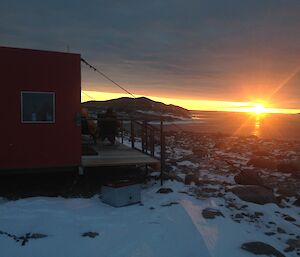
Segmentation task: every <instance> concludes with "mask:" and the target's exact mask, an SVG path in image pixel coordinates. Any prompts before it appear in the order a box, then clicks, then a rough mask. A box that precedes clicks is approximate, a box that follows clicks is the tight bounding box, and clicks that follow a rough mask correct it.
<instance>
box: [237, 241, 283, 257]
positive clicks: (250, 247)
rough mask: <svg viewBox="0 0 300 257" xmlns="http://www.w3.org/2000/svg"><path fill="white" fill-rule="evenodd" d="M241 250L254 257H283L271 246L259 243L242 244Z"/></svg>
mask: <svg viewBox="0 0 300 257" xmlns="http://www.w3.org/2000/svg"><path fill="white" fill-rule="evenodd" d="M241 248H242V249H243V250H246V251H248V252H251V253H253V254H256V255H267V256H276V257H285V255H284V254H282V253H281V252H279V251H278V250H277V249H276V248H274V247H273V246H271V245H269V244H266V243H263V242H259V241H257V242H248V243H244V244H242V246H241Z"/></svg>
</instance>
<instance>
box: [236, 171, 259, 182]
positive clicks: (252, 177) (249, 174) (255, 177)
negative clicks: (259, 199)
mask: <svg viewBox="0 0 300 257" xmlns="http://www.w3.org/2000/svg"><path fill="white" fill-rule="evenodd" d="M234 181H235V183H237V184H240V185H261V184H262V181H261V178H260V176H259V172H256V171H253V170H244V171H241V172H240V173H239V174H237V175H236V176H234Z"/></svg>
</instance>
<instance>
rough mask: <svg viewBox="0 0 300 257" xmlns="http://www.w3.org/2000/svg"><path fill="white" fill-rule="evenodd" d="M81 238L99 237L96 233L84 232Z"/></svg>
mask: <svg viewBox="0 0 300 257" xmlns="http://www.w3.org/2000/svg"><path fill="white" fill-rule="evenodd" d="M81 236H83V237H90V238H95V237H96V236H99V233H97V232H85V233H83V234H82V235H81Z"/></svg>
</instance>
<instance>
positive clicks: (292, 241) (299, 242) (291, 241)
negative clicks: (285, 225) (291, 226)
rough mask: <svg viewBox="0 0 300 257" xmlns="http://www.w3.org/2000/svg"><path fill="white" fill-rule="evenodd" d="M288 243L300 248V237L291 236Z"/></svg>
mask: <svg viewBox="0 0 300 257" xmlns="http://www.w3.org/2000/svg"><path fill="white" fill-rule="evenodd" d="M286 243H287V244H288V245H289V246H291V247H293V248H296V249H300V239H299V238H298V239H292V238H290V239H289V240H287V241H286Z"/></svg>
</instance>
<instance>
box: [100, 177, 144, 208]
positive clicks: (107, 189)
mask: <svg viewBox="0 0 300 257" xmlns="http://www.w3.org/2000/svg"><path fill="white" fill-rule="evenodd" d="M102 202H104V203H107V204H109V205H111V206H114V207H121V206H126V205H130V204H135V203H139V202H141V185H140V184H137V183H133V182H129V181H117V182H114V183H110V184H106V185H104V186H102Z"/></svg>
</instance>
